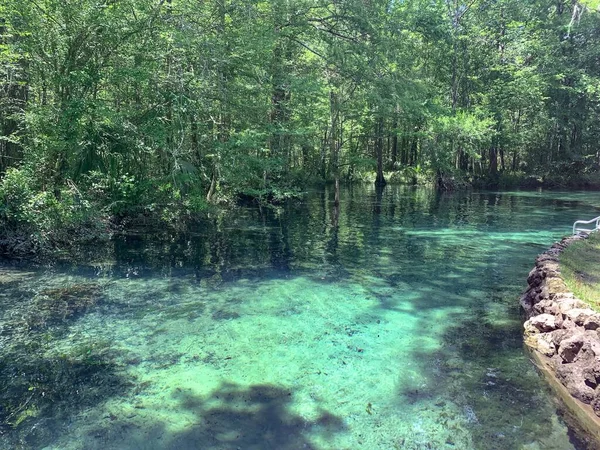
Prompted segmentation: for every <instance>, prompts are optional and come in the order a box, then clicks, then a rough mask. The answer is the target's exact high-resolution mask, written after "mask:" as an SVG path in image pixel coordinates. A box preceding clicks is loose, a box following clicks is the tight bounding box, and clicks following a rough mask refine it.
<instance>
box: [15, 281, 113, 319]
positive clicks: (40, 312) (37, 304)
mask: <svg viewBox="0 0 600 450" xmlns="http://www.w3.org/2000/svg"><path fill="white" fill-rule="evenodd" d="M101 296H102V287H101V286H100V285H99V284H96V283H81V284H73V285H70V286H65V287H60V288H52V289H43V290H42V291H40V292H39V294H37V295H36V296H35V297H34V299H33V308H32V309H31V311H30V315H29V316H28V317H27V318H26V322H27V325H28V326H29V328H45V327H47V326H48V325H50V324H54V323H57V322H60V321H63V320H65V319H69V318H73V317H76V316H78V315H81V314H83V313H84V312H85V311H87V310H88V309H89V308H91V307H93V306H95V305H96V304H97V303H98V301H99V300H100V298H101Z"/></svg>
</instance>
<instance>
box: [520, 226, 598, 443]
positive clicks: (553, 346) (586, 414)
mask: <svg viewBox="0 0 600 450" xmlns="http://www.w3.org/2000/svg"><path fill="white" fill-rule="evenodd" d="M586 237H587V235H585V234H580V235H575V236H570V237H566V238H563V239H562V240H561V241H560V242H557V243H555V244H554V245H552V247H551V248H550V249H549V250H547V251H546V252H544V253H542V254H541V255H539V256H538V257H537V259H536V261H535V267H534V268H533V270H532V271H531V272H530V273H529V277H528V279H527V282H528V289H527V290H526V291H525V293H524V295H523V296H522V297H521V305H522V307H523V309H524V310H525V313H526V315H527V317H528V319H527V321H526V322H525V325H524V327H525V343H526V344H527V346H528V347H529V349H530V350H531V354H532V356H533V359H534V360H535V362H536V363H537V365H538V367H539V368H540V369H541V371H542V373H543V374H544V375H545V377H546V379H547V380H548V381H549V382H550V385H551V386H552V387H553V389H554V391H555V392H556V393H557V394H558V395H559V397H561V398H562V400H563V401H564V404H565V405H566V407H567V408H568V411H569V414H567V417H568V419H569V420H570V421H571V422H572V424H573V426H575V427H576V428H579V429H582V430H583V431H584V432H585V433H586V434H587V436H588V439H589V440H591V441H592V443H591V445H592V447H593V448H599V447H600V360H598V356H600V314H599V313H598V312H596V311H595V310H594V309H592V308H591V307H590V306H589V304H588V303H586V302H584V301H582V300H581V299H580V298H578V297H576V296H575V294H574V293H573V292H572V291H571V289H570V288H569V287H568V286H567V285H566V284H565V281H564V279H563V277H562V275H561V263H560V256H561V254H562V253H563V252H564V251H565V249H567V248H569V247H570V246H571V245H573V244H575V243H578V242H579V241H582V240H584V239H585V238H586ZM576 245H577V244H576ZM571 253H572V252H571Z"/></svg>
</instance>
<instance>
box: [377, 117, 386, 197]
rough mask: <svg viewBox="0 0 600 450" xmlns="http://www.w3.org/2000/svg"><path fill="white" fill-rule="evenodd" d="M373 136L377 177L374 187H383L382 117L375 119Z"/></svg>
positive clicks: (384, 183) (384, 182)
mask: <svg viewBox="0 0 600 450" xmlns="http://www.w3.org/2000/svg"><path fill="white" fill-rule="evenodd" d="M376 133H377V134H376V136H375V154H376V157H377V177H376V178H375V185H377V186H385V185H386V181H385V177H384V176H383V117H380V118H379V119H377V126H376Z"/></svg>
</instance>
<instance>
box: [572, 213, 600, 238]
mask: <svg viewBox="0 0 600 450" xmlns="http://www.w3.org/2000/svg"><path fill="white" fill-rule="evenodd" d="M594 222H596V226H595V227H594V229H593V230H589V229H586V228H578V227H577V224H582V225H585V224H588V223H594ZM599 229H600V216H598V217H596V218H594V219H592V220H577V221H575V223H574V224H573V234H577V232H579V231H583V232H585V233H591V232H592V231H596V230H599Z"/></svg>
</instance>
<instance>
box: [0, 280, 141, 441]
mask: <svg viewBox="0 0 600 450" xmlns="http://www.w3.org/2000/svg"><path fill="white" fill-rule="evenodd" d="M101 294H102V288H101V286H99V285H98V284H94V283H84V284H73V285H69V286H66V287H61V288H47V289H42V290H40V291H39V292H38V293H37V294H35V295H34V296H33V298H32V299H31V301H29V302H26V301H24V302H23V305H22V308H21V310H20V315H15V316H14V317H12V318H9V320H5V321H4V322H3V324H2V327H1V328H0V343H1V344H2V345H0V379H1V380H2V381H3V385H2V389H0V437H2V439H1V440H0V441H1V442H2V443H0V448H7V449H8V448H11V449H14V448H37V446H39V445H42V444H43V443H44V442H49V441H50V440H51V439H52V437H53V436H52V429H53V427H52V426H49V423H52V422H55V421H60V420H64V418H65V417H69V416H70V415H72V414H73V412H74V411H77V410H80V409H82V408H85V407H88V406H90V405H93V404H97V403H98V402H101V401H102V400H103V399H105V398H107V397H109V396H111V395H115V394H116V393H118V392H122V391H123V390H124V389H126V388H127V387H128V386H131V381H130V380H127V379H126V378H125V377H124V376H123V375H122V372H121V370H120V369H121V368H120V367H119V365H118V364H117V363H116V362H115V361H116V351H115V350H113V349H112V346H111V343H110V342H108V341H98V340H96V339H93V338H90V339H89V340H87V342H84V343H83V344H78V345H72V346H68V347H64V348H61V347H60V346H57V345H56V338H57V337H58V336H59V335H60V334H62V333H65V332H66V331H68V328H69V324H70V321H73V320H75V319H76V318H77V317H80V316H81V315H83V314H85V312H86V311H88V310H89V309H90V308H92V307H93V306H95V305H96V304H97V303H98V301H99V300H100V298H101ZM57 324H60V325H61V326H60V327H57V326H56V325H57ZM41 423H44V426H39V425H40V424H41Z"/></svg>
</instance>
